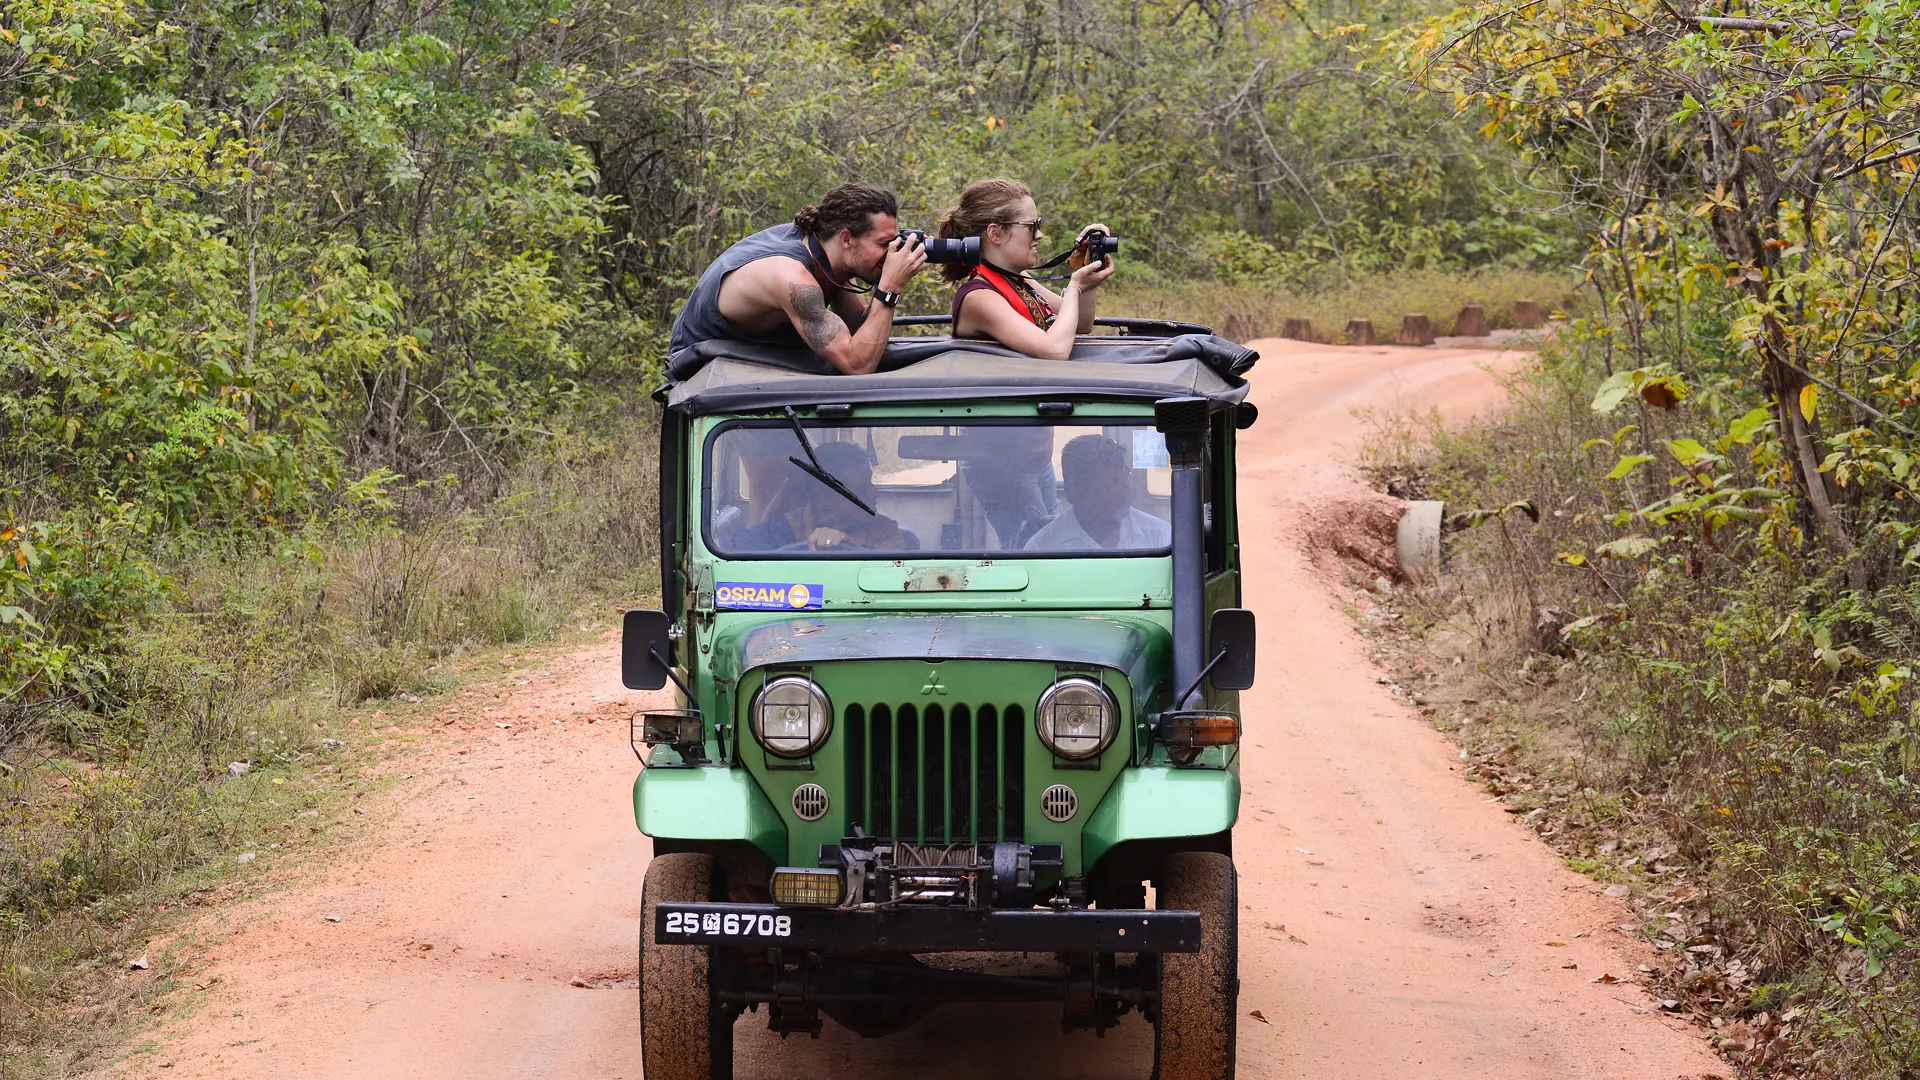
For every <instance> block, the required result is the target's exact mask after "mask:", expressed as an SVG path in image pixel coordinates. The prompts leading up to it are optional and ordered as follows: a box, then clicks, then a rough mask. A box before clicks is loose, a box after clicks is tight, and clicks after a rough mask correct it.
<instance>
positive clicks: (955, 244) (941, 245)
mask: <svg viewBox="0 0 1920 1080" xmlns="http://www.w3.org/2000/svg"><path fill="white" fill-rule="evenodd" d="M900 239H902V240H905V241H906V242H907V245H908V246H909V247H911V246H912V245H913V243H914V241H916V240H917V241H919V242H921V243H922V244H924V245H925V246H926V251H927V261H928V262H930V263H961V264H963V265H968V266H971V265H972V264H974V263H977V262H979V261H980V238H979V237H977V236H963V237H960V238H959V239H957V240H948V239H945V238H942V237H938V236H928V235H927V234H926V233H925V232H924V231H922V230H920V229H902V230H900Z"/></svg>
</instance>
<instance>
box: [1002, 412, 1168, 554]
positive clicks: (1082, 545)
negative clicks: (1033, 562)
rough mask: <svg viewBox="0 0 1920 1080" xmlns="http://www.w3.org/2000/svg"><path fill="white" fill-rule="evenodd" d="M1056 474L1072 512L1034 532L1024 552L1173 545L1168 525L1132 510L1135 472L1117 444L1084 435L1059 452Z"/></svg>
mask: <svg viewBox="0 0 1920 1080" xmlns="http://www.w3.org/2000/svg"><path fill="white" fill-rule="evenodd" d="M1060 472H1061V473H1062V474H1063V477H1064V479H1065V480H1066V488H1067V490H1066V496H1067V502H1068V503H1069V504H1071V506H1072V509H1070V510H1068V511H1067V512H1065V513H1063V514H1061V515H1060V516H1059V517H1057V518H1054V519H1053V521H1051V522H1049V523H1048V524H1047V525H1046V526H1045V527H1044V528H1042V529H1041V530H1040V531H1039V532H1036V533H1034V534H1033V539H1031V540H1028V541H1027V550H1028V551H1094V550H1102V549H1104V550H1114V549H1117V548H1128V549H1131V548H1163V547H1166V546H1167V545H1168V544H1171V543H1172V542H1173V527H1172V526H1170V525H1168V524H1167V523H1166V522H1164V521H1162V520H1160V519H1159V518H1157V517H1154V516H1153V515H1152V514H1149V513H1147V512H1146V511H1144V510H1141V509H1140V508H1138V507H1136V506H1134V505H1133V501H1132V495H1131V489H1132V482H1133V471H1132V467H1131V466H1130V465H1129V463H1128V461H1127V451H1126V449H1125V448H1124V447H1122V446H1121V445H1120V444H1119V443H1117V442H1115V441H1114V440H1112V439H1110V438H1108V437H1107V436H1105V435H1082V436H1080V437H1079V438H1077V439H1074V440H1072V441H1070V442H1068V443H1067V445H1066V448H1065V449H1063V450H1061V451H1060Z"/></svg>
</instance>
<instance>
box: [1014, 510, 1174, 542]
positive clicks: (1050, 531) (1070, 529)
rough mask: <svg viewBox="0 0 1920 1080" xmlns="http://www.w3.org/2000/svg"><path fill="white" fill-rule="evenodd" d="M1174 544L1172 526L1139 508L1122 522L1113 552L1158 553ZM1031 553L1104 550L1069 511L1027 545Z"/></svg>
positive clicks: (1043, 528)
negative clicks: (1147, 550) (1139, 551)
mask: <svg viewBox="0 0 1920 1080" xmlns="http://www.w3.org/2000/svg"><path fill="white" fill-rule="evenodd" d="M1171 543H1173V526H1171V525H1168V524H1167V523H1166V522H1164V521H1161V520H1160V519H1159V518H1157V517H1154V516H1153V515H1152V514H1149V513H1147V512H1146V511H1145V510H1142V509H1140V508H1139V507H1137V506H1130V507H1128V508H1127V516H1126V517H1123V518H1121V519H1120V537H1119V542H1118V543H1117V544H1115V545H1114V548H1113V550H1134V549H1142V548H1145V549H1156V548H1163V547H1166V546H1167V545H1168V544H1171ZM1026 550H1028V551H1101V550H1105V549H1102V548H1101V547H1100V545H1099V544H1098V543H1096V542H1094V539H1093V537H1091V536H1089V535H1088V534H1087V530H1085V529H1083V528H1081V527H1080V519H1079V518H1077V517H1075V516H1074V514H1073V511H1072V510H1068V511H1066V512H1065V513H1063V514H1061V515H1060V516H1059V517H1057V518H1054V519H1053V520H1052V521H1051V522H1048V523H1047V524H1046V525H1045V526H1044V527H1042V528H1041V530H1040V531H1039V532H1037V533H1034V534H1033V539H1031V540H1028V541H1027V547H1026Z"/></svg>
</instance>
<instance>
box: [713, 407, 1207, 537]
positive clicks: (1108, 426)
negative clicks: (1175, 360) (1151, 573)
mask: <svg viewBox="0 0 1920 1080" xmlns="http://www.w3.org/2000/svg"><path fill="white" fill-rule="evenodd" d="M802 434H804V435H805V437H806V439H805V442H806V443H807V444H811V447H810V449H811V451H812V453H811V454H809V452H808V451H809V446H808V445H805V444H803V442H802V440H801V435H802ZM816 462H817V463H818V470H819V471H820V472H823V473H825V474H827V475H829V476H831V477H832V478H833V479H834V480H835V481H837V483H834V484H827V483H822V482H821V480H820V479H819V478H818V477H817V476H815V475H813V473H814V470H815V463H816ZM706 478H707V479H706V499H705V500H704V505H705V508H706V509H705V513H706V535H707V544H708V546H709V547H711V548H712V549H713V550H714V551H715V552H717V553H719V554H723V555H733V556H747V557H752V558H767V557H799V558H817V557H819V556H820V555H822V554H827V555H847V556H853V557H863V558H871V557H874V556H885V557H888V558H901V557H911V556H913V555H915V554H918V553H920V552H926V551H942V552H957V553H962V554H978V555H993V554H1001V553H1005V552H1014V551H1017V552H1019V553H1021V556H1022V557H1026V556H1035V555H1039V556H1046V555H1069V554H1080V555H1087V554H1103V553H1104V554H1111V553H1125V554H1132V555H1139V554H1156V553H1160V552H1164V551H1166V550H1167V548H1168V546H1169V545H1170V544H1171V543H1172V537H1173V530H1172V528H1171V527H1170V526H1169V524H1168V515H1169V510H1168V495H1169V492H1170V485H1171V477H1170V474H1169V471H1168V468H1167V444H1166V440H1165V439H1164V438H1163V437H1162V436H1161V435H1160V433H1158V432H1156V431H1154V430H1153V428H1152V427H1151V426H1150V425H1148V424H1144V423H1142V424H1126V423H1121V424H1115V423H1110V422H1103V421H1080V422H1076V421H1074V420H1071V419H1062V420H1058V421H1055V420H1049V419H1043V418H1033V419H1022V420H1016V421H1012V422H974V423H969V424H940V425H924V424H911V423H899V424H835V425H832V426H819V425H816V424H813V423H807V422H805V421H802V422H801V425H800V431H798V432H796V431H795V429H794V427H793V426H790V425H788V424H786V423H783V422H779V421H773V422H766V423H762V422H759V421H754V422H751V423H741V424H733V425H729V426H726V427H723V428H722V429H721V430H720V431H719V432H718V433H716V434H715V435H714V436H713V437H712V438H711V439H710V440H708V443H707V463H706ZM861 504H865V506H864V507H863V506H862V505H861ZM869 508H870V509H871V510H872V513H869V512H868V509H869Z"/></svg>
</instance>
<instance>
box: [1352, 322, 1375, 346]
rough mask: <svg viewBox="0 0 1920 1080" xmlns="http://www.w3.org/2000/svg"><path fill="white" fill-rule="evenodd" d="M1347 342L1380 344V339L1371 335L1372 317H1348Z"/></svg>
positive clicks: (1353, 343)
mask: <svg viewBox="0 0 1920 1080" xmlns="http://www.w3.org/2000/svg"><path fill="white" fill-rule="evenodd" d="M1347 344H1349V345H1378V344H1380V339H1379V338H1377V337H1375V336H1374V335H1373V320H1372V319H1348V320H1347Z"/></svg>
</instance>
